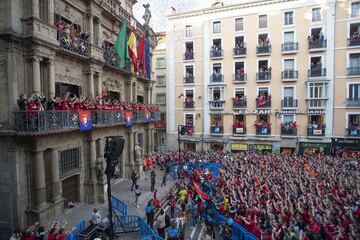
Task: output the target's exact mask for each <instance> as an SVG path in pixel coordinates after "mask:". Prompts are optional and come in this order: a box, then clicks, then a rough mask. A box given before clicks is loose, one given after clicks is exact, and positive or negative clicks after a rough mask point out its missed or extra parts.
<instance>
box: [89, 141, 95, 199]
mask: <svg viewBox="0 0 360 240" xmlns="http://www.w3.org/2000/svg"><path fill="white" fill-rule="evenodd" d="M89 145H90V179H89V188H90V189H89V196H88V202H89V203H95V202H96V196H97V195H96V182H97V178H96V142H95V140H91V141H90V143H89Z"/></svg>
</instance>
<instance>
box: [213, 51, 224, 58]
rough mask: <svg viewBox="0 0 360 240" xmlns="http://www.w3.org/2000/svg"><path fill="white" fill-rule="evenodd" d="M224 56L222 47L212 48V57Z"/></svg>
mask: <svg viewBox="0 0 360 240" xmlns="http://www.w3.org/2000/svg"><path fill="white" fill-rule="evenodd" d="M223 56H224V50H222V49H212V50H210V57H211V58H222V57H223Z"/></svg>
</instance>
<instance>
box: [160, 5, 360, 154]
mask: <svg viewBox="0 0 360 240" xmlns="http://www.w3.org/2000/svg"><path fill="white" fill-rule="evenodd" d="M214 2H215V3H214V4H213V5H212V7H209V8H206V9H201V10H196V11H190V12H176V10H175V9H173V8H172V9H170V10H169V11H168V12H167V24H166V37H167V58H166V62H167V66H166V67H167V86H166V87H167V91H166V92H167V102H166V104H167V105H166V106H167V118H166V120H167V134H168V136H167V141H168V142H169V144H170V145H172V146H174V147H176V146H177V144H178V127H179V126H186V130H188V129H192V133H193V134H192V137H190V136H189V135H186V134H185V135H181V136H180V141H181V145H182V146H183V147H188V148H192V149H197V150H207V149H213V150H227V151H233V152H237V151H253V150H260V151H275V152H284V153H293V152H299V153H306V152H308V153H318V152H325V153H330V152H332V151H335V150H336V149H337V150H339V149H341V148H342V147H341V146H340V147H337V148H336V149H335V148H334V147H333V146H334V144H333V145H332V140H333V139H334V138H338V139H340V138H345V139H348V138H353V139H356V138H358V137H359V136H360V135H359V133H360V132H359V126H360V125H359V117H360V112H359V111H360V110H359V109H360V101H359V94H360V91H359V90H360V88H359V87H360V84H359V76H360V71H359V69H360V62H359V59H360V57H359V56H360V55H359V53H360V40H359V39H360V38H359V26H360V15H359V6H360V3H359V1H333V0H323V1H314V0H284V1H275V0H274V1H272V0H270V1H246V0H245V1H239V2H240V3H239V4H235V5H228V6H224V5H223V4H222V3H221V1H214ZM335 142H337V143H339V142H343V143H344V142H345V141H335ZM354 142H356V141H352V144H351V148H352V150H353V151H359V148H360V147H359V146H357V147H355V148H354V146H356V144H354ZM345 150H346V149H345Z"/></svg>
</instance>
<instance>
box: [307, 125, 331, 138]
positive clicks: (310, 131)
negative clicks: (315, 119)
mask: <svg viewBox="0 0 360 240" xmlns="http://www.w3.org/2000/svg"><path fill="white" fill-rule="evenodd" d="M325 128H326V127H325V126H322V127H316V128H314V127H312V126H311V125H309V126H308V128H307V135H308V136H319V137H321V136H325Z"/></svg>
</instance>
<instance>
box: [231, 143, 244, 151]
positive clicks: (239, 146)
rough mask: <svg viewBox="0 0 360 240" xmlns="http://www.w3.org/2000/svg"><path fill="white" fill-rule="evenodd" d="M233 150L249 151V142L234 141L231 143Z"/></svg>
mask: <svg viewBox="0 0 360 240" xmlns="http://www.w3.org/2000/svg"><path fill="white" fill-rule="evenodd" d="M231 150H235V151H247V150H248V145H247V144H242V143H232V144H231Z"/></svg>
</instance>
